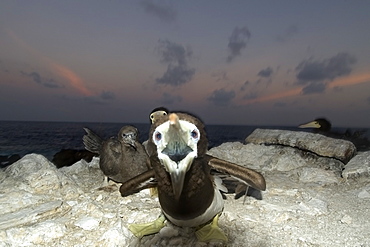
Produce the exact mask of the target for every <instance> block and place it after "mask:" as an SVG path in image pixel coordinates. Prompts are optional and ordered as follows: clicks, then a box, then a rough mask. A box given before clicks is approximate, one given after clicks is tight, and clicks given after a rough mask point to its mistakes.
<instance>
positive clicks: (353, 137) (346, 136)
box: [298, 118, 370, 151]
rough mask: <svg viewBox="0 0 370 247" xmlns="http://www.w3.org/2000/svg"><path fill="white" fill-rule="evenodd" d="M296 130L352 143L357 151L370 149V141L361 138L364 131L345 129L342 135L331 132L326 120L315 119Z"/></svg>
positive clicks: (329, 124)
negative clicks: (303, 130)
mask: <svg viewBox="0 0 370 247" xmlns="http://www.w3.org/2000/svg"><path fill="white" fill-rule="evenodd" d="M298 128H312V129H313V130H314V132H316V133H319V134H322V135H325V136H328V137H331V138H337V139H343V140H347V141H350V142H352V143H353V144H354V145H355V146H356V149H357V151H367V150H369V149H370V141H369V140H368V139H367V138H366V137H363V136H362V135H363V134H364V131H355V132H354V133H352V132H351V130H349V129H347V130H346V131H345V132H344V133H339V132H335V131H332V129H331V123H330V121H329V120H327V119H326V118H316V119H315V120H314V121H311V122H308V123H305V124H301V125H299V126H298Z"/></svg>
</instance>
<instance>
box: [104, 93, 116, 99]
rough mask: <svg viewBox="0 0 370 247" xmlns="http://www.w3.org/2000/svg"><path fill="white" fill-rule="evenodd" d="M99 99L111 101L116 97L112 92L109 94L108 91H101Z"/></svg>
mask: <svg viewBox="0 0 370 247" xmlns="http://www.w3.org/2000/svg"><path fill="white" fill-rule="evenodd" d="M100 98H102V99H103V100H112V99H115V98H116V96H115V95H114V93H113V92H110V91H103V92H101V94H100Z"/></svg>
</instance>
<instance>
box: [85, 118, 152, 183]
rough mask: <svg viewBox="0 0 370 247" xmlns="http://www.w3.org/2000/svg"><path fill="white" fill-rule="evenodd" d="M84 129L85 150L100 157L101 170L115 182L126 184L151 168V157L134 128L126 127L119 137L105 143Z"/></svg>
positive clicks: (122, 129)
mask: <svg viewBox="0 0 370 247" xmlns="http://www.w3.org/2000/svg"><path fill="white" fill-rule="evenodd" d="M84 129H85V131H86V133H87V135H85V136H84V137H83V142H84V144H85V148H86V149H87V150H89V151H91V152H95V153H98V154H99V155H100V161H99V166H100V169H101V170H102V171H103V173H104V175H105V176H107V177H109V178H110V179H112V180H113V181H115V182H119V183H124V182H126V181H128V180H129V179H131V178H133V177H135V176H137V175H139V174H141V173H144V172H146V171H147V170H148V168H150V163H149V157H148V155H147V153H146V151H145V149H144V147H143V145H141V143H140V142H139V141H138V130H137V129H136V128H135V127H134V126H130V125H127V126H124V127H122V128H121V130H120V131H119V133H118V136H117V137H111V138H109V139H107V140H104V141H103V140H102V139H101V138H100V137H99V136H97V135H96V134H95V133H94V132H92V131H91V130H89V129H88V128H84Z"/></svg>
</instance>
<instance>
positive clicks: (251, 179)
mask: <svg viewBox="0 0 370 247" xmlns="http://www.w3.org/2000/svg"><path fill="white" fill-rule="evenodd" d="M205 158H206V159H207V161H208V165H209V166H210V167H211V168H212V169H214V170H216V171H218V172H221V173H224V174H228V175H230V176H232V177H235V178H236V179H238V180H239V181H242V182H244V183H245V184H248V185H249V186H251V187H253V188H255V189H258V190H265V189H266V181H265V178H264V177H263V176H262V174H260V173H259V172H256V171H254V170H252V169H249V168H246V167H243V166H239V165H237V164H234V163H231V162H228V161H225V160H222V159H219V158H215V157H213V156H211V155H206V156H205Z"/></svg>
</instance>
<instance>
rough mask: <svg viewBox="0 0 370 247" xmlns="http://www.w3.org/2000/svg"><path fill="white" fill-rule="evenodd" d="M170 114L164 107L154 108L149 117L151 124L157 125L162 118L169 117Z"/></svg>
mask: <svg viewBox="0 0 370 247" xmlns="http://www.w3.org/2000/svg"><path fill="white" fill-rule="evenodd" d="M168 112H169V111H168V109H167V108H165V107H163V106H161V107H157V108H154V109H153V111H152V112H151V113H150V115H149V119H150V123H151V124H153V123H155V122H156V121H157V120H158V119H159V118H161V117H162V116H166V115H168Z"/></svg>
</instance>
